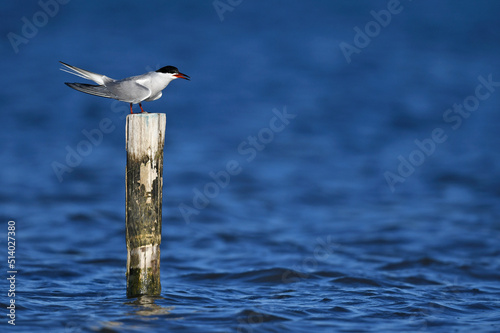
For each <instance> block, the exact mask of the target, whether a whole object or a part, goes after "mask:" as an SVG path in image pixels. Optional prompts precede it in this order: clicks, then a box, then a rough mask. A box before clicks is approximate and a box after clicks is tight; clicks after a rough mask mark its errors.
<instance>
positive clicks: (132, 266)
mask: <svg viewBox="0 0 500 333" xmlns="http://www.w3.org/2000/svg"><path fill="white" fill-rule="evenodd" d="M127 264H128V265H127V297H137V296H141V295H152V296H155V295H160V294H161V283H160V245H146V246H141V247H138V248H135V249H131V250H130V249H129V250H128V251H127Z"/></svg>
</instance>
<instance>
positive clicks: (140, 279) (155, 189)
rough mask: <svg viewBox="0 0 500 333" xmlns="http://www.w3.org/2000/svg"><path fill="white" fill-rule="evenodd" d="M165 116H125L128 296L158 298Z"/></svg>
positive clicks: (152, 114)
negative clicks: (155, 296)
mask: <svg viewBox="0 0 500 333" xmlns="http://www.w3.org/2000/svg"><path fill="white" fill-rule="evenodd" d="M165 125H166V115H165V114H159V113H140V114H130V115H128V116H127V125H126V149H127V167H126V175H125V182H126V187H127V188H126V218H125V219H126V221H125V224H126V239H127V297H136V296H139V295H160V293H161V283H160V243H161V206H162V189H163V145H164V142H165Z"/></svg>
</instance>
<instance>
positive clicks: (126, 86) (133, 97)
mask: <svg viewBox="0 0 500 333" xmlns="http://www.w3.org/2000/svg"><path fill="white" fill-rule="evenodd" d="M141 82H142V81H140V80H132V78H129V79H124V80H119V81H115V82H111V83H110V84H108V85H106V88H107V89H108V91H109V92H110V93H112V94H114V95H115V96H117V97H116V99H118V100H120V101H123V102H128V103H140V102H142V101H144V100H145V99H147V98H148V97H149V96H151V90H150V89H149V88H148V87H146V86H144V85H142V84H141Z"/></svg>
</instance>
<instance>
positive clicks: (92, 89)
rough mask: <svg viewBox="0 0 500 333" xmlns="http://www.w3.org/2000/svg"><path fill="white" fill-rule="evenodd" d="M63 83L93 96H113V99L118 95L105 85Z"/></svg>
mask: <svg viewBox="0 0 500 333" xmlns="http://www.w3.org/2000/svg"><path fill="white" fill-rule="evenodd" d="M65 84H66V85H67V86H68V87H70V88H73V89H75V90H78V91H81V92H83V93H86V94H90V95H95V96H100V97H106V98H113V99H118V97H117V96H116V95H115V94H113V93H112V92H110V91H109V90H108V88H107V87H105V86H96V85H93V84H85V83H69V82H65Z"/></svg>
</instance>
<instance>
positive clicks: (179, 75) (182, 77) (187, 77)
mask: <svg viewBox="0 0 500 333" xmlns="http://www.w3.org/2000/svg"><path fill="white" fill-rule="evenodd" d="M174 76H175V77H178V78H180V79H184V80H189V81H190V80H191V78H190V77H189V75H186V74H182V73H178V74H175V75H174Z"/></svg>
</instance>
